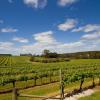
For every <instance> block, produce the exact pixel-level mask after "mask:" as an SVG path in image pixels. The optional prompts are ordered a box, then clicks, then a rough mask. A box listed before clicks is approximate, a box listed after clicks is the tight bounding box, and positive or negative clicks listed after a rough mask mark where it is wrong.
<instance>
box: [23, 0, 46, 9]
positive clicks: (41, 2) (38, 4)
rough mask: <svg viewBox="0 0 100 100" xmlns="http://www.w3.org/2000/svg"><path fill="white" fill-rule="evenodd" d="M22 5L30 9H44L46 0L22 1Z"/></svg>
mask: <svg viewBox="0 0 100 100" xmlns="http://www.w3.org/2000/svg"><path fill="white" fill-rule="evenodd" d="M23 1H24V4H26V5H28V6H30V7H32V8H44V7H45V6H46V5H47V0H23Z"/></svg>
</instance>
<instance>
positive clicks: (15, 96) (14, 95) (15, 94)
mask: <svg viewBox="0 0 100 100" xmlns="http://www.w3.org/2000/svg"><path fill="white" fill-rule="evenodd" d="M12 100H18V93H17V89H16V88H13V94H12Z"/></svg>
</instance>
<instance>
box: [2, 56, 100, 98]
mask: <svg viewBox="0 0 100 100" xmlns="http://www.w3.org/2000/svg"><path fill="white" fill-rule="evenodd" d="M29 59H30V57H27V56H0V93H3V92H5V91H6V92H7V91H9V90H12V88H14V87H17V88H19V89H26V88H30V87H35V86H42V85H46V84H50V83H55V82H59V70H61V73H62V80H63V83H62V84H63V85H64V87H66V85H68V84H73V83H74V82H77V81H78V82H80V86H79V89H80V90H82V85H83V83H84V82H85V81H86V80H87V79H90V80H91V84H92V85H93V86H95V79H97V80H98V83H99V84H100V59H78V60H71V61H69V62H66V61H65V62H56V63H40V62H30V61H29ZM91 84H90V85H91ZM5 100H6V99H5Z"/></svg>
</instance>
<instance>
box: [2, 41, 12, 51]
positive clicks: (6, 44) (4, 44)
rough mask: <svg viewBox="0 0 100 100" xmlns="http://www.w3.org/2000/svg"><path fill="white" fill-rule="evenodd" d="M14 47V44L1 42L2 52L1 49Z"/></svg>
mask: <svg viewBox="0 0 100 100" xmlns="http://www.w3.org/2000/svg"><path fill="white" fill-rule="evenodd" d="M12 46H13V43H12V42H0V50H1V49H9V48H11V47H12Z"/></svg>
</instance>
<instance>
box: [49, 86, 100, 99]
mask: <svg viewBox="0 0 100 100" xmlns="http://www.w3.org/2000/svg"><path fill="white" fill-rule="evenodd" d="M99 90H100V86H96V87H95V88H93V89H87V90H84V91H83V92H81V93H76V94H74V95H72V96H69V97H67V96H66V97H65V99H64V100H78V99H79V98H80V97H85V96H90V95H92V94H93V93H95V92H96V91H99ZM65 95H67V93H65ZM56 97H60V96H56ZM47 100H53V99H47ZM55 100H56V99H55Z"/></svg>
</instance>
